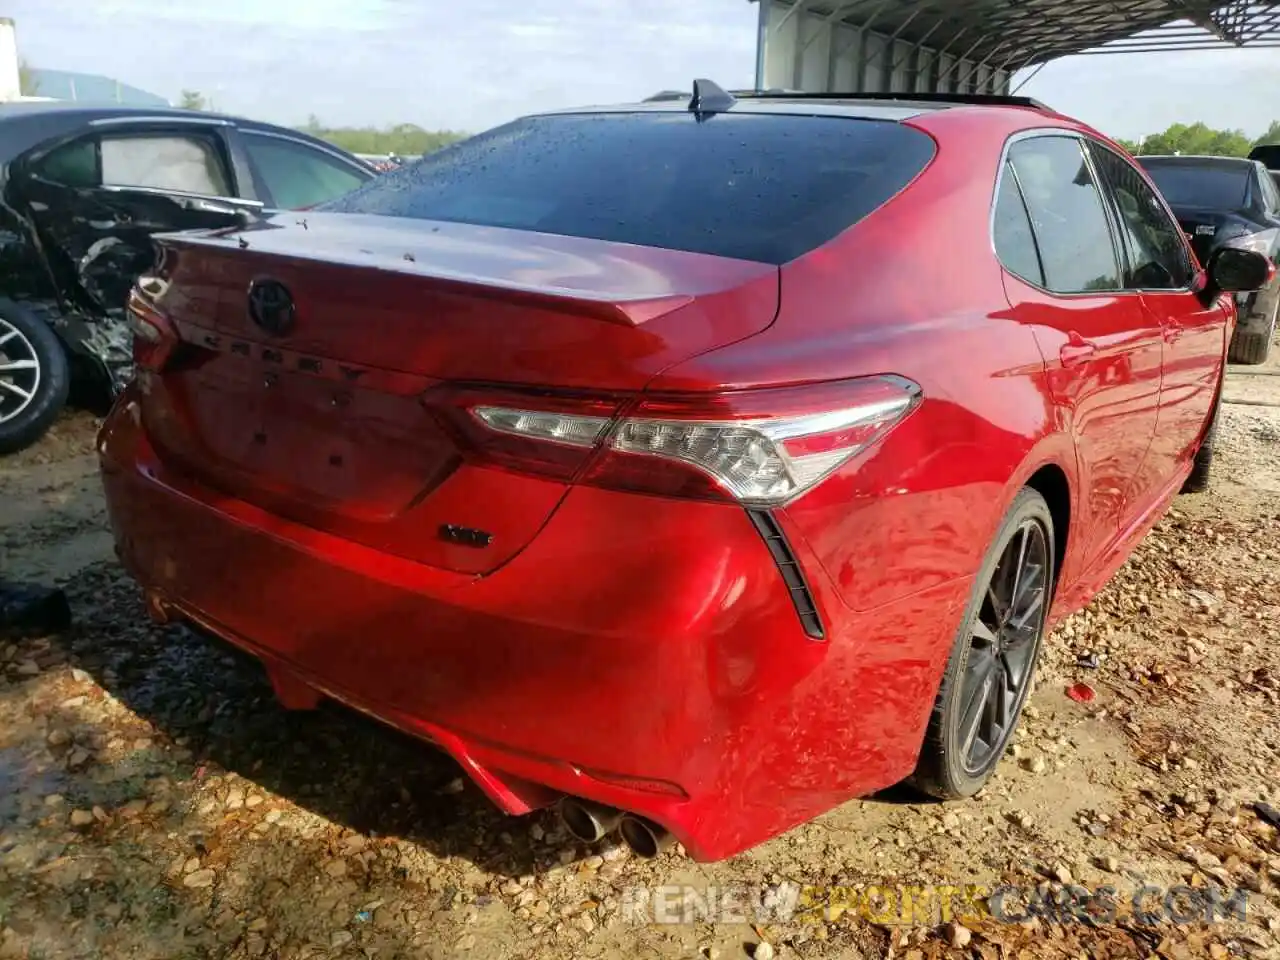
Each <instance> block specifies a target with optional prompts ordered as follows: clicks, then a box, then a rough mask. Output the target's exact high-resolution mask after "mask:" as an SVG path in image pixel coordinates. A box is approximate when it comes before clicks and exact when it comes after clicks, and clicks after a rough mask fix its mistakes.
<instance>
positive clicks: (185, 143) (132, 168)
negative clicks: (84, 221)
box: [101, 133, 231, 197]
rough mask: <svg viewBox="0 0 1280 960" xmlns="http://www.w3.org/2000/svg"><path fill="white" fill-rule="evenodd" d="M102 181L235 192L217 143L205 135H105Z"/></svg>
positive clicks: (213, 193)
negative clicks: (232, 189)
mask: <svg viewBox="0 0 1280 960" xmlns="http://www.w3.org/2000/svg"><path fill="white" fill-rule="evenodd" d="M101 150H102V182H103V184H104V185H106V186H115V187H148V188H151V189H156V190H177V191H181V192H183V193H199V194H206V195H208V196H215V197H225V196H228V195H229V194H230V192H231V190H230V186H229V182H230V178H229V177H228V176H227V172H226V169H225V167H224V166H223V164H222V159H221V158H220V157H219V155H218V150H217V147H216V146H215V145H214V143H213V142H212V141H211V140H209V139H206V138H205V137H201V136H195V135H182V134H168V133H166V134H146V135H141V136H119V137H103V138H102V147H101Z"/></svg>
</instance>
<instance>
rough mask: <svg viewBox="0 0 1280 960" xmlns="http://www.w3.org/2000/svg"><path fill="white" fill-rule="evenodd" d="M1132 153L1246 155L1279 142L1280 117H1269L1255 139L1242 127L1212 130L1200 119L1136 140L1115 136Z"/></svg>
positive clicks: (1146, 154)
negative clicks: (1268, 144) (1267, 144)
mask: <svg viewBox="0 0 1280 960" xmlns="http://www.w3.org/2000/svg"><path fill="white" fill-rule="evenodd" d="M1117 142H1118V143H1119V144H1120V145H1121V146H1123V147H1124V148H1125V149H1126V150H1128V151H1129V152H1130V153H1132V154H1134V155H1145V156H1152V155H1156V154H1173V153H1180V154H1182V155H1184V156H1215V157H1247V156H1248V155H1249V151H1250V150H1252V149H1253V148H1254V147H1255V146H1259V145H1261V144H1264V143H1280V120H1276V121H1273V122H1272V124H1271V126H1270V127H1268V128H1267V130H1266V132H1265V133H1263V135H1262V136H1260V137H1258V138H1257V139H1256V140H1255V139H1253V138H1251V137H1250V136H1249V135H1248V134H1246V133H1245V132H1244V131H1243V130H1215V129H1214V128H1213V127H1210V126H1209V125H1208V124H1206V123H1203V122H1198V123H1192V124H1186V123H1175V124H1174V125H1173V126H1171V127H1170V128H1169V129H1168V130H1166V131H1164V132H1163V133H1156V134H1152V135H1151V136H1149V137H1143V138H1142V139H1141V140H1139V141H1136V142H1135V141H1132V140H1119V141H1117Z"/></svg>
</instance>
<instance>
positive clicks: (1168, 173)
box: [1142, 161, 1251, 210]
mask: <svg viewBox="0 0 1280 960" xmlns="http://www.w3.org/2000/svg"><path fill="white" fill-rule="evenodd" d="M1142 165H1143V166H1144V167H1146V170H1147V173H1148V174H1150V175H1151V179H1152V180H1154V181H1155V182H1156V186H1157V187H1159V188H1160V192H1161V193H1163V194H1164V198H1165V199H1166V200H1168V201H1169V206H1171V207H1205V208H1208V209H1210V210H1240V209H1241V208H1243V207H1244V206H1245V205H1246V203H1247V202H1248V198H1249V174H1250V172H1251V168H1250V166H1249V164H1247V163H1244V162H1240V163H1232V164H1223V163H1216V162H1213V161H1210V162H1209V163H1186V162H1183V161H1174V162H1170V163H1161V162H1159V161H1153V162H1145V163H1143V164H1142Z"/></svg>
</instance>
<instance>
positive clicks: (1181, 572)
mask: <svg viewBox="0 0 1280 960" xmlns="http://www.w3.org/2000/svg"><path fill="white" fill-rule="evenodd" d="M1227 398H1228V401H1229V403H1228V404H1227V406H1226V407H1225V410H1224V419H1223V423H1222V430H1221V434H1220V441H1219V444H1220V453H1219V460H1218V462H1217V464H1216V467H1215V470H1216V477H1215V481H1214V485H1213V489H1212V491H1211V492H1210V493H1209V494H1206V495H1198V496H1186V497H1182V498H1180V500H1179V501H1178V502H1177V504H1176V505H1175V509H1174V511H1173V512H1172V513H1171V514H1170V515H1169V517H1168V518H1167V519H1165V520H1164V521H1163V522H1162V523H1161V524H1160V526H1159V527H1158V528H1157V529H1156V531H1155V532H1154V533H1153V534H1152V535H1151V536H1150V537H1149V538H1148V539H1147V541H1146V542H1145V543H1144V545H1143V546H1142V547H1141V549H1140V550H1139V551H1138V553H1137V555H1136V556H1135V557H1134V558H1133V559H1132V560H1131V561H1130V562H1129V563H1128V564H1127V565H1126V566H1125V567H1124V568H1123V570H1122V571H1121V572H1120V574H1119V575H1118V576H1117V577H1116V579H1115V581H1114V582H1113V583H1112V584H1111V585H1110V586H1109V587H1108V588H1107V590H1106V591H1105V592H1104V593H1103V595H1102V596H1100V597H1099V598H1098V599H1097V601H1096V602H1095V603H1094V604H1093V605H1092V606H1091V607H1090V608H1089V609H1088V610H1087V611H1085V612H1083V613H1081V614H1080V615H1078V616H1076V617H1073V618H1072V619H1071V620H1070V621H1069V622H1068V623H1066V624H1065V625H1064V626H1063V627H1062V628H1061V629H1059V630H1058V631H1057V632H1056V633H1055V635H1054V636H1053V638H1052V640H1051V642H1050V644H1049V648H1048V650H1047V653H1046V657H1047V659H1046V662H1045V663H1044V664H1043V668H1042V672H1041V675H1040V682H1039V686H1038V689H1037V691H1036V693H1035V695H1034V697H1033V699H1032V701H1031V705H1030V707H1029V709H1028V711H1027V715H1026V717H1025V718H1024V721H1023V726H1022V730H1021V732H1020V734H1019V736H1018V738H1017V741H1016V744H1015V745H1014V746H1013V747H1012V748H1011V750H1010V756H1009V757H1008V758H1007V759H1006V762H1005V763H1004V764H1003V765H1002V767H1001V769H1000V771H999V772H998V775H997V777H996V778H995V780H994V781H993V782H992V784H991V785H989V787H988V788H987V789H986V790H985V791H983V793H982V794H980V795H979V797H978V798H976V799H974V800H972V801H968V802H963V803H957V804H934V803H922V802H919V801H918V800H917V798H915V797H913V796H911V795H909V794H907V793H905V792H900V791H891V792H890V793H889V794H887V795H885V796H881V797H875V798H871V799H868V800H866V801H860V802H855V803H850V804H848V805H846V806H845V807H843V808H841V809H839V810H836V811H834V812H832V813H830V814H828V815H826V816H824V817H822V818H820V819H819V820H817V821H816V822H814V823H812V824H809V825H807V826H805V827H803V828H801V829H798V830H795V831H793V832H791V833H790V834H788V835H786V836H784V837H781V838H779V839H777V840H774V841H772V842H771V843H768V844H766V845H764V846H763V847H760V848H758V849H756V850H753V851H751V852H749V853H747V854H745V855H743V856H739V857H736V858H734V859H732V860H730V861H728V862H725V863H719V864H714V865H698V864H694V863H692V862H690V861H689V860H687V859H685V858H683V857H681V856H679V854H678V853H671V854H667V855H664V856H663V857H662V858H660V859H658V860H656V861H642V860H639V859H637V858H635V857H634V856H632V855H630V854H628V853H627V852H626V851H625V850H624V849H622V848H621V847H618V846H613V845H610V844H608V843H605V844H601V845H598V846H596V847H594V848H588V847H585V846H583V845H580V844H576V843H574V842H572V841H571V840H569V839H568V838H567V837H566V835H565V834H564V833H563V832H562V831H561V830H560V828H559V827H558V824H557V822H556V819H555V818H554V816H553V815H552V814H550V813H545V814H539V815H535V816H532V817H528V818H522V819H508V818H506V817H504V816H502V815H501V814H499V813H497V812H496V811H495V810H494V809H493V808H492V807H490V806H489V804H488V803H487V802H486V801H485V799H484V798H483V797H482V796H481V795H480V794H479V793H478V792H477V791H476V790H475V789H474V788H473V787H472V786H471V785H470V783H469V782H467V781H466V780H465V778H462V777H461V775H460V772H459V771H458V770H457V769H456V768H455V767H454V766H453V765H452V763H451V762H450V761H449V760H447V759H446V758H443V757H442V756H440V755H439V754H437V753H435V752H433V751H432V750H431V749H430V748H428V747H426V746H424V745H421V744H418V743H416V742H413V741H411V740H408V739H406V738H403V737H401V736H399V735H397V734H395V733H392V732H390V731H388V730H386V729H383V728H381V727H379V726H377V725H375V724H372V723H370V722H368V721H366V720H363V719H361V718H358V717H356V716H353V715H352V714H350V713H347V712H344V711H341V710H337V709H322V710H320V711H317V712H315V713H307V714H288V713H285V712H284V711H282V710H281V709H280V708H279V707H277V706H276V705H275V703H274V701H273V699H272V697H271V694H270V690H269V688H268V686H267V685H266V683H265V681H264V679H263V678H262V677H261V675H260V673H259V672H258V671H257V670H256V669H255V667H254V665H253V664H252V663H247V662H244V661H242V660H240V659H238V658H236V657H233V656H231V655H229V654H227V653H226V652H225V651H224V650H222V649H219V648H214V647H212V646H210V645H209V644H208V643H207V642H205V641H203V640H200V639H197V638H195V637H193V636H191V635H189V634H187V633H186V632H185V631H184V630H182V629H181V628H175V627H169V628H161V627H156V626H153V625H151V624H150V623H149V622H148V621H147V620H146V618H145V617H144V615H143V609H142V604H141V602H140V597H139V593H138V591H137V590H136V589H135V587H134V586H133V584H132V583H131V582H130V581H129V580H128V579H127V578H126V577H125V576H124V575H123V574H122V572H121V570H120V568H119V566H118V565H117V564H116V563H115V561H114V559H113V556H112V553H111V544H110V538H109V536H108V534H107V531H106V527H105V521H104V515H103V508H102V500H101V496H100V492H99V487H98V482H97V477H96V471H95V464H94V459H93V456H92V449H93V432H94V428H95V423H94V421H93V420H92V418H90V417H88V416H86V415H83V414H77V415H71V416H68V417H67V418H66V419H64V420H63V421H62V422H61V423H60V424H59V425H58V427H57V428H56V430H55V431H54V433H53V434H51V435H50V436H49V437H48V438H47V439H46V440H45V441H43V442H42V443H41V444H40V445H39V446H38V447H36V448H35V449H33V450H31V451H28V452H27V453H25V454H23V455H20V456H17V457H11V458H8V459H7V460H4V461H0V570H3V572H4V574H5V575H6V576H8V577H11V578H13V577H16V578H21V579H27V580H36V581H43V582H46V583H55V582H56V583H58V584H60V585H61V586H63V587H64V588H65V590H66V592H67V595H68V597H69V599H70V601H71V604H72V608H73V611H74V615H75V625H74V626H73V628H72V629H71V630H70V631H68V632H66V633H64V634H61V635H56V636H48V637H37V638H29V639H23V640H10V641H5V640H0V957H5V958H7V957H30V958H36V957H41V958H62V957H86V958H88V957H93V958H109V960H115V958H125V957H130V958H132V957H137V958H144V957H145V958H151V957H154V958H197V957H201V958H203V957H210V958H213V957H217V958H224V957H225V958H241V957H280V958H290V960H293V958H304V957H321V956H326V957H327V956H333V957H360V956H364V957H378V958H394V957H415V958H418V957H424V958H441V957H453V956H471V957H485V958H504V960H505V958H533V957H548V958H569V957H583V958H615V957H617V958H620V957H646V958H664V960H665V958H686V957H698V956H701V957H706V958H716V957H719V958H722V960H730V958H735V957H745V956H754V957H756V958H757V960H768V958H769V957H771V956H775V957H805V958H815V960H825V958H858V957H868V958H873V957H874V958H882V957H885V958H887V957H895V958H907V960H923V958H925V957H938V956H956V957H960V956H966V957H981V958H983V960H1003V958H1013V957H1016V958H1023V957H1110V956H1124V957H1128V956H1133V957H1148V956H1160V957H1164V958H1166V960H1175V958H1183V957H1200V956H1207V957H1214V958H1224V957H1228V956H1248V957H1280V894H1278V893H1277V887H1278V886H1280V838H1278V837H1277V825H1278V823H1280V814H1277V812H1276V808H1277V807H1280V643H1278V642H1277V640H1278V639H1280V637H1278V632H1280V599H1278V598H1277V589H1278V588H1280V363H1275V362H1273V363H1272V364H1270V365H1269V366H1268V367H1267V368H1240V369H1238V370H1233V372H1232V374H1231V376H1230V378H1229V381H1228V388H1227ZM1241 401H1243V402H1241ZM1265 404H1274V406H1266V405H1265ZM1077 683H1086V684H1088V685H1089V686H1090V688H1091V689H1092V690H1094V691H1095V692H1096V696H1095V698H1094V699H1093V700H1092V701H1090V702H1077V700H1075V699H1072V698H1071V697H1069V696H1068V695H1067V694H1066V690H1067V688H1068V687H1071V686H1072V685H1073V684H1077ZM792 884H794V885H797V886H795V887H793V886H791V885H792ZM923 884H942V885H947V886H959V885H965V884H973V885H977V886H978V887H980V888H981V893H980V894H979V896H982V897H985V896H986V895H987V894H988V893H991V892H992V891H993V890H995V889H996V888H1003V887H1002V885H1008V886H1009V887H1010V888H1016V889H1017V890H1018V891H1021V892H1019V893H1017V894H1015V895H1014V897H1013V904H1014V906H1013V907H1010V903H1009V902H1007V901H1002V903H1003V907H1004V909H1003V912H1002V911H1001V910H998V909H997V910H995V911H994V912H995V914H996V915H991V913H992V911H991V910H988V912H987V915H982V914H976V915H974V916H972V917H969V916H966V917H963V918H961V921H962V922H959V923H957V922H956V919H955V917H951V918H947V917H944V916H943V915H942V914H941V913H938V914H937V915H936V916H934V917H932V919H931V918H930V917H928V916H924V915H912V913H911V912H910V911H907V912H906V913H905V915H904V916H899V915H898V913H896V912H895V909H894V904H897V905H898V906H901V898H900V897H899V896H898V894H896V893H894V892H893V891H895V890H897V888H898V886H899V885H906V886H915V887H918V886H920V885H923ZM659 885H687V886H688V887H690V888H692V889H693V890H694V891H700V892H701V893H702V894H706V893H707V892H708V891H711V890H717V889H718V890H721V891H724V890H729V889H736V886H735V885H742V886H743V887H745V888H746V889H748V890H750V891H755V895H757V896H758V895H759V894H760V891H766V892H769V893H770V895H772V896H774V897H775V898H781V902H784V903H785V902H787V901H786V895H787V891H791V892H792V895H794V893H795V891H796V890H797V889H798V888H799V887H805V886H808V885H813V886H815V887H818V888H829V887H831V886H833V885H834V886H837V887H841V888H849V889H861V890H862V891H863V892H864V894H865V895H867V896H870V897H871V900H870V901H867V902H869V903H870V904H871V905H872V906H871V909H867V910H850V911H848V912H846V913H844V914H843V915H842V916H840V915H838V914H839V911H838V910H833V911H831V912H830V913H829V914H828V915H827V916H826V917H819V918H818V921H819V922H813V921H814V918H813V917H812V916H798V915H792V916H791V917H790V918H789V919H788V918H787V915H786V914H785V912H777V913H769V914H760V915H759V916H743V915H734V911H728V912H723V911H722V912H721V914H719V915H718V916H715V917H711V916H710V914H709V913H708V912H706V911H705V910H703V909H701V908H700V907H699V901H697V900H694V901H691V902H690V903H691V905H690V906H688V910H689V912H688V913H687V914H681V913H680V909H679V907H680V903H679V902H676V903H675V908H674V909H671V908H672V902H671V901H670V900H668V901H664V903H666V907H664V909H665V910H666V913H665V917H666V919H677V920H678V919H681V917H682V916H683V917H684V918H685V919H687V920H689V921H690V922H678V923H658V922H652V921H653V920H654V919H655V918H656V917H655V914H654V913H653V912H652V911H651V912H650V913H649V914H647V915H642V913H641V912H640V911H638V910H637V909H633V908H634V907H635V906H636V904H643V903H645V902H646V901H644V900H643V899H637V897H642V896H643V894H637V893H636V891H637V890H639V889H641V888H647V889H648V890H649V891H651V892H652V891H653V889H654V888H656V887H658V886H659ZM871 886H875V887H879V888H881V892H880V893H876V894H870V893H866V890H867V888H868V887H871ZM1073 887H1080V888H1083V889H1084V890H1086V891H1089V892H1092V893H1095V894H1097V895H1098V896H1099V897H1101V898H1102V899H1101V900H1098V899H1095V901H1093V902H1092V903H1091V904H1090V910H1091V911H1092V913H1090V914H1089V915H1088V916H1085V915H1084V911H1082V910H1058V911H1056V912H1055V911H1052V910H1049V909H1047V908H1046V907H1045V905H1046V904H1049V903H1051V902H1056V901H1061V900H1062V899H1063V897H1064V896H1065V894H1064V891H1070V890H1072V889H1073ZM1102 887H1111V888H1113V890H1114V891H1115V893H1114V894H1105V893H1099V890H1100V888H1102ZM884 888H888V890H889V892H888V893H885V892H884ZM1166 892H1169V897H1170V899H1169V900H1168V901H1167V902H1166V900H1165V893H1166ZM1135 894H1139V897H1138V904H1137V905H1136V907H1135V904H1134V898H1135ZM679 895H680V894H679V890H678V891H677V895H676V898H677V900H678V897H679ZM1077 895H1079V891H1077ZM803 896H804V897H805V898H808V897H810V896H811V894H804V895H803ZM832 896H833V899H834V901H835V902H842V898H852V899H854V900H856V896H853V895H851V894H848V893H836V894H834V895H832ZM1108 896H1110V897H1112V898H1113V899H1112V901H1111V902H1114V903H1115V904H1118V905H1119V908H1118V910H1117V911H1116V913H1115V915H1114V916H1111V915H1108V914H1106V913H1105V911H1103V915H1101V916H1100V915H1099V904H1102V905H1103V906H1104V907H1105V904H1106V902H1108V901H1106V899H1105V898H1106V897H1108ZM1215 896H1218V897H1220V902H1225V903H1227V904H1228V906H1230V904H1232V903H1234V904H1236V905H1238V906H1244V905H1245V904H1246V902H1247V907H1246V908H1245V911H1244V916H1243V918H1242V917H1241V916H1240V913H1239V912H1238V911H1232V910H1229V909H1224V910H1223V911H1222V915H1220V916H1216V917H1215V922H1212V923H1205V922H1201V921H1199V920H1196V919H1194V917H1198V916H1203V915H1204V913H1205V911H1204V910H1203V909H1193V908H1194V907H1195V904H1196V903H1200V904H1204V903H1209V902H1211V901H1212V899H1213V897H1215ZM885 897H888V899H887V900H886V899H885ZM895 897H897V899H895ZM1232 897H1236V899H1235V900H1232V899H1231V898H1232ZM877 898H879V899H877ZM1143 898H1145V899H1143ZM1179 898H1181V899H1179ZM1197 898H1198V899H1197ZM1241 898H1243V899H1241ZM995 899H997V898H994V897H993V900H995ZM651 902H655V903H656V901H651ZM804 902H808V900H807V899H806V900H804ZM914 902H919V901H918V900H916V901H914ZM1187 902H1190V903H1191V904H1192V907H1187V906H1186V903H1187ZM1037 903H1038V904H1039V905H1040V907H1039V908H1035V906H1034V905H1035V904H1037ZM886 904H887V906H886ZM1019 904H1021V905H1022V906H1021V907H1019V906H1018V905H1019ZM1144 908H1145V910H1144ZM653 909H654V910H657V907H656V906H655V907H654V908H653ZM673 913H674V914H675V916H674V917H673V916H672V914H673ZM737 913H738V914H741V913H742V911H740V910H739V911H737ZM1147 914H1149V915H1147ZM1090 918H1092V919H1090ZM709 919H710V920H715V921H716V922H708V920H709ZM946 919H951V921H952V922H951V923H949V924H948V923H943V922H941V921H943V920H946ZM744 920H746V921H754V922H743V921H744ZM903 920H906V921H907V922H905V923H904V922H903ZM766 944H767V946H766Z"/></svg>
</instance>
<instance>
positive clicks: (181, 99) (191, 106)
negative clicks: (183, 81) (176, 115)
mask: <svg viewBox="0 0 1280 960" xmlns="http://www.w3.org/2000/svg"><path fill="white" fill-rule="evenodd" d="M178 106H180V107H182V109H183V110H208V109H209V106H210V104H209V101H208V99H207V98H206V97H205V95H204V94H203V93H201V92H200V91H199V90H183V91H182V93H181V94H179V96H178Z"/></svg>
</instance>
